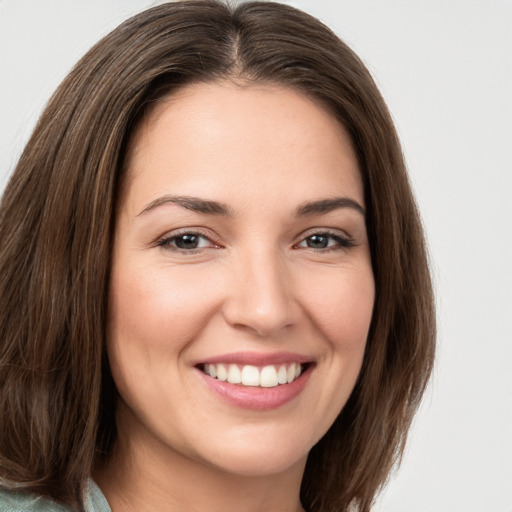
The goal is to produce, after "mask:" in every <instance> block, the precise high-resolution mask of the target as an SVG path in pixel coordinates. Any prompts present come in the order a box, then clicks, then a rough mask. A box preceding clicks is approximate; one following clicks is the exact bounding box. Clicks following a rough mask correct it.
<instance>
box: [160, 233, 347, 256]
mask: <svg viewBox="0 0 512 512" xmlns="http://www.w3.org/2000/svg"><path fill="white" fill-rule="evenodd" d="M187 236H190V237H197V238H200V239H203V240H207V241H208V243H209V245H208V246H207V247H193V248H189V249H186V248H183V247H177V246H176V245H172V244H173V242H174V243H176V240H178V239H183V238H185V237H187ZM315 236H317V237H321V238H327V239H329V240H334V241H335V242H336V244H334V245H332V246H329V245H328V246H327V247H321V248H315V247H307V246H306V247H300V245H301V244H303V243H307V240H309V239H311V238H313V237H315ZM329 240H328V242H327V243H328V244H329ZM156 245H157V246H158V247H162V248H164V249H165V250H169V251H179V252H181V253H183V254H196V253H197V252H199V251H200V250H202V249H218V248H221V246H220V245H217V244H216V243H215V242H213V241H212V240H211V238H210V237H209V236H208V235H206V234H204V233H201V232H200V231H183V232H181V233H176V234H174V235H172V236H166V237H165V238H162V239H160V240H158V241H157V244H156ZM355 245H356V244H355V242H354V240H353V239H351V238H349V237H347V236H342V235H340V234H339V233H334V232H332V231H314V232H311V233H310V234H308V235H307V236H305V237H303V238H302V239H301V241H300V242H299V243H298V244H295V245H294V248H304V249H312V250H313V251H315V252H320V253H325V252H330V251H337V250H347V249H350V248H351V247H354V246H355Z"/></svg>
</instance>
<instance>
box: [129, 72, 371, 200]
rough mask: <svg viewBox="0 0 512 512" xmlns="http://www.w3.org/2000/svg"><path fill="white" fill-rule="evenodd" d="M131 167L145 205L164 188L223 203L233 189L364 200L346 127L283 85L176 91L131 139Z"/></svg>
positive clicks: (211, 85)
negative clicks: (346, 195) (345, 195)
mask: <svg viewBox="0 0 512 512" xmlns="http://www.w3.org/2000/svg"><path fill="white" fill-rule="evenodd" d="M126 168H127V173H128V175H127V177H126V185H127V186H126V187H125V190H127V192H129V191H130V190H131V193H133V192H134V190H133V189H134V188H135V189H136V190H135V192H137V196H141V197H142V196H144V197H145V199H146V200H151V199H152V198H153V197H152V196H155V195H157V194H161V193H162V192H164V191H163V190H162V187H163V188H167V189H169V190H165V192H166V193H180V194H184V195H205V196H212V195H214V196H215V199H218V200H223V197H222V196H223V195H226V194H231V195H232V192H233V190H234V189H236V190H239V191H240V192H241V193H245V194H249V193H250V191H251V190H253V191H256V190H257V189H258V192H259V193H262V192H263V190H264V193H265V195H266V196H276V197H277V196H279V195H281V196H282V194H283V191H286V192H287V196H292V197H294V198H295V199H296V200H300V197H299V196H301V195H303V196H307V197H304V198H303V199H304V200H307V199H309V198H310V196H311V195H312V194H314V193H317V194H318V195H322V196H326V195H329V194H332V195H339V194H340V193H341V194H344V193H347V192H349V193H350V194H351V195H353V196H356V197H355V199H357V200H358V201H360V202H361V203H362V202H363V196H364V194H363V188H362V181H361V179H360V175H359V169H358V165H357V159H356V157H355V153H354V150H353V147H352V143H351V140H350V138H349V136H348V134H347V132H346V130H345V129H344V128H343V126H342V125H341V124H340V123H339V122H338V121H337V120H336V119H335V118H334V117H333V116H332V115H331V114H330V113H328V112H327V111H326V110H325V109H324V108H322V107H321V106H320V105H319V104H317V103H316V102H314V101H313V100H311V99H310V98H309V97H307V96H306V95H304V94H301V93H298V92H296V91H293V90H291V89H288V88H286V87H282V86H276V85H267V84H257V85H248V86H240V85H235V84H233V83H231V82H220V83H208V84H204V83H200V84H193V85H189V86H186V87H184V88H183V89H181V90H179V91H178V92H176V93H174V94H171V95H170V96H168V97H166V98H164V99H163V100H162V101H160V102H159V103H158V104H157V105H156V106H155V107H154V108H153V109H152V111H151V112H149V113H148V115H147V116H146V117H145V118H144V119H143V121H142V122H141V123H140V124H139V126H138V127H137V128H136V130H135V132H134V133H133V134H132V137H131V142H130V145H129V152H128V155H127V166H126ZM262 189H263V190H262ZM132 195H133V194H132Z"/></svg>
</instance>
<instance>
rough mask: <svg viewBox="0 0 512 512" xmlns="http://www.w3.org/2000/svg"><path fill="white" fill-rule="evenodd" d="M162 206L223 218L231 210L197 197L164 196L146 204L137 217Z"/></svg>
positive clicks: (224, 205)
mask: <svg viewBox="0 0 512 512" xmlns="http://www.w3.org/2000/svg"><path fill="white" fill-rule="evenodd" d="M164 204H176V205H178V206H181V207H183V208H186V209H187V210H191V211H193V212H196V213H202V214H205V215H222V216H225V217H230V216H231V215H232V214H231V210H230V208H229V207H228V205H226V204H224V203H218V202H217V201H208V200H206V199H200V198H198V197H191V196H171V195H165V196H162V197H159V198H158V199H155V200H154V201H151V202H150V203H148V204H147V205H146V206H145V207H144V209H143V210H142V211H141V212H140V213H139V214H138V215H137V217H138V216H140V215H144V214H146V213H148V212H150V211H151V210H154V209H155V208H158V207H159V206H162V205H164Z"/></svg>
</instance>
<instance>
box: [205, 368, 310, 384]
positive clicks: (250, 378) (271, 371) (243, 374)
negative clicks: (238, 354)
mask: <svg viewBox="0 0 512 512" xmlns="http://www.w3.org/2000/svg"><path fill="white" fill-rule="evenodd" d="M203 371H204V373H206V374H207V375H209V376H210V377H213V378H214V379H218V380H221V381H227V382H229V383H231V384H242V385H243V386H253V387H255V386H260V387H263V388H274V387H276V386H278V385H280V384H290V383H291V382H293V381H294V380H295V379H297V378H298V377H299V376H300V374H301V372H302V366H301V365H300V364H299V363H291V364H290V365H288V366H287V365H285V364H282V365H279V366H278V367H276V366H274V365H268V366H264V367H262V368H259V367H257V366H253V365H249V364H248V365H245V366H241V367H239V366H238V365H236V364H230V365H225V364H205V365H204V367H203Z"/></svg>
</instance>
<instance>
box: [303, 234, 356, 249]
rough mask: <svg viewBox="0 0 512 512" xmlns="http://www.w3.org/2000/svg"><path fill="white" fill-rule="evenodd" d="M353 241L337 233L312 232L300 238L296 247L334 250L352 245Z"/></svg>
mask: <svg viewBox="0 0 512 512" xmlns="http://www.w3.org/2000/svg"><path fill="white" fill-rule="evenodd" d="M354 245H355V244H354V241H353V240H352V239H350V238H348V237H344V236H341V235H340V234H338V233H330V232H322V233H312V234H311V235H308V236H307V237H306V238H304V240H302V241H301V242H300V243H299V244H297V247H299V248H308V249H316V250H335V249H343V248H349V247H353V246H354Z"/></svg>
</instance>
